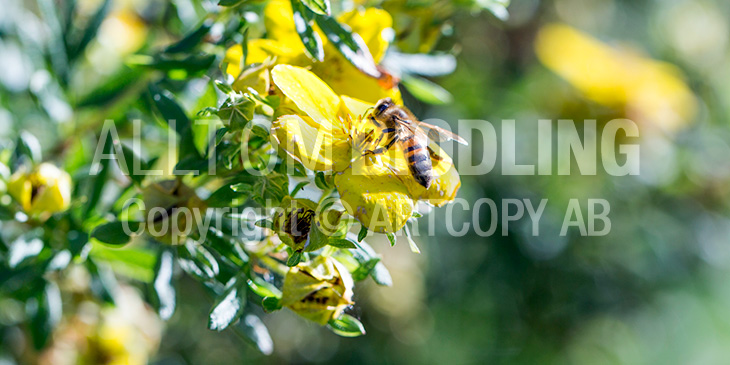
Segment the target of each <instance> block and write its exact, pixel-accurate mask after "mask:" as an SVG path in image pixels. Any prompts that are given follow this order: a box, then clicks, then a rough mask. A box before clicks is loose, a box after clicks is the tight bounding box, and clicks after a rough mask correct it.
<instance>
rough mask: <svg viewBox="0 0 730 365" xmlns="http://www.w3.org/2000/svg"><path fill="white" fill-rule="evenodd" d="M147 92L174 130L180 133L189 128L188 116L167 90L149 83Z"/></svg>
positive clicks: (164, 119) (165, 120)
mask: <svg viewBox="0 0 730 365" xmlns="http://www.w3.org/2000/svg"><path fill="white" fill-rule="evenodd" d="M149 93H150V95H151V96H152V101H153V102H154V105H155V107H156V109H157V111H158V112H159V113H160V115H162V119H163V121H164V122H165V123H168V124H171V122H172V123H173V124H174V127H175V131H176V132H177V133H178V134H180V135H182V134H183V133H185V131H186V130H187V129H189V128H190V118H188V116H187V114H186V113H185V111H184V110H183V108H182V107H181V106H180V104H178V102H177V101H176V100H175V97H174V96H173V95H172V94H171V93H170V92H169V91H167V90H162V89H160V88H159V87H158V86H157V85H154V84H150V85H149Z"/></svg>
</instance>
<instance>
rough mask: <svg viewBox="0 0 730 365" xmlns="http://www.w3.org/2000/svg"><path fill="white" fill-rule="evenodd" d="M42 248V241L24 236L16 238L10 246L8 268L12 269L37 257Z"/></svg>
mask: <svg viewBox="0 0 730 365" xmlns="http://www.w3.org/2000/svg"><path fill="white" fill-rule="evenodd" d="M43 246H44V245H43V241H41V239H40V238H37V237H26V235H22V236H20V237H18V238H17V239H16V240H15V241H13V243H12V244H11V245H10V250H9V252H8V266H9V267H10V268H11V269H14V268H16V267H18V266H20V264H22V263H23V262H24V261H26V260H29V259H33V258H35V257H37V256H38V254H40V253H41V251H43Z"/></svg>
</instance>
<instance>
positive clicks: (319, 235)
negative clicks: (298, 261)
mask: <svg viewBox="0 0 730 365" xmlns="http://www.w3.org/2000/svg"><path fill="white" fill-rule="evenodd" d="M317 219H318V218H317V217H315V220H314V221H313V222H312V225H311V226H310V229H309V234H308V235H307V242H306V243H305V244H304V251H306V252H312V251H317V250H319V249H320V248H322V247H324V246H327V244H329V237H327V235H326V234H325V233H324V232H322V229H321V226H320V225H321V223H319V224H318V222H317Z"/></svg>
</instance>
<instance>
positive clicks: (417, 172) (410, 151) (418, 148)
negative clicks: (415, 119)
mask: <svg viewBox="0 0 730 365" xmlns="http://www.w3.org/2000/svg"><path fill="white" fill-rule="evenodd" d="M418 137H419V136H418V135H415V134H412V135H409V136H406V137H404V138H403V142H402V143H403V144H402V146H403V153H404V155H405V158H406V162H407V163H408V169H410V170H411V175H413V177H414V178H415V179H416V181H417V182H418V183H419V184H421V185H422V186H423V187H424V188H426V189H428V187H429V186H431V180H432V179H433V174H432V173H431V170H432V169H433V167H432V166H431V155H430V153H429V152H428V145H427V140H426V139H425V138H424V139H423V140H421V138H418Z"/></svg>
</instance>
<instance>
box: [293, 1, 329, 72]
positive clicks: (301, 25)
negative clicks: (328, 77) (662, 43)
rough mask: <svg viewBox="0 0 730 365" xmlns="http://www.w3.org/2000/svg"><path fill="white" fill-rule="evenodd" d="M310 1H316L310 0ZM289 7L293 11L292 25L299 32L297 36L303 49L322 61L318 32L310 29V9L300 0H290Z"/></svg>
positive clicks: (310, 55) (322, 50) (321, 45)
mask: <svg viewBox="0 0 730 365" xmlns="http://www.w3.org/2000/svg"><path fill="white" fill-rule="evenodd" d="M310 2H316V0H311V1H310ZM291 7H292V10H293V11H294V26H295V28H296V30H297V33H298V34H299V38H300V39H301V40H302V43H304V49H305V50H306V51H307V55H308V56H309V57H310V58H312V59H313V60H316V61H319V62H322V61H324V46H323V44H322V40H321V39H320V38H319V34H317V32H315V31H314V29H312V25H311V16H309V15H310V14H311V11H310V10H309V9H307V8H306V7H305V6H304V3H303V2H302V1H300V0H291Z"/></svg>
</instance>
